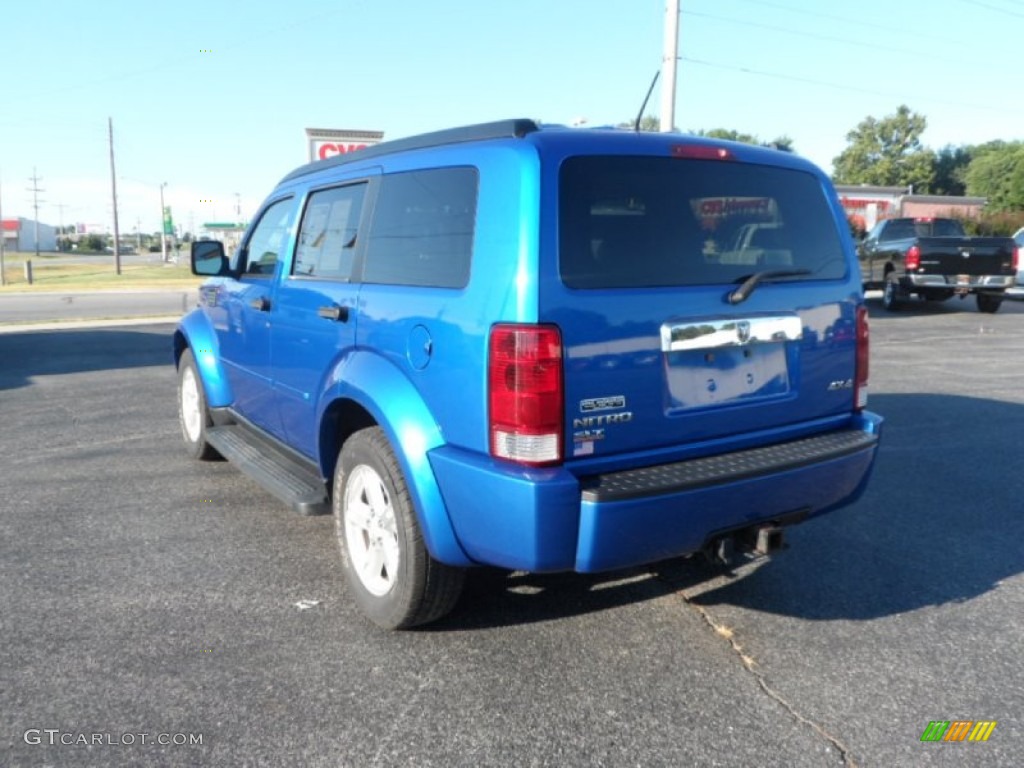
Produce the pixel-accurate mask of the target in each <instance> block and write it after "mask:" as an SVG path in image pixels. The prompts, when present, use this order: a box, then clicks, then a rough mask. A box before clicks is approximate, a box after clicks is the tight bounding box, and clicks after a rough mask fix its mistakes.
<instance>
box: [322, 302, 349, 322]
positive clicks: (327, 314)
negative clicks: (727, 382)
mask: <svg viewBox="0 0 1024 768" xmlns="http://www.w3.org/2000/svg"><path fill="white" fill-rule="evenodd" d="M316 313H317V314H318V315H319V316H320V317H322V318H323V319H324V320H334V321H336V322H339V323H347V322H348V307H339V306H338V305H337V304H331V305H330V306H327V307H320V308H319V309H317V311H316Z"/></svg>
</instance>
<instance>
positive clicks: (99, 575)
mask: <svg viewBox="0 0 1024 768" xmlns="http://www.w3.org/2000/svg"><path fill="white" fill-rule="evenodd" d="M871 306H872V375H871V399H870V407H871V409H872V410H875V411H877V412H879V413H881V414H883V415H884V416H885V417H886V419H887V423H886V427H885V434H884V438H883V443H882V448H881V453H880V456H879V461H878V464H877V467H876V470H875V476H874V478H873V480H872V483H871V485H870V487H869V489H868V491H867V493H866V495H865V496H864V497H863V498H862V499H861V500H860V501H859V502H858V503H857V504H856V505H854V506H852V507H848V508H846V509H843V510H841V511H838V512H835V513H832V514H831V515H828V516H826V517H823V518H821V519H818V520H815V521H812V522H809V523H807V524H805V525H804V526H801V527H799V528H796V529H794V530H792V531H791V532H790V533H789V534H788V541H789V543H790V545H791V546H790V549H789V550H788V551H786V552H783V553H781V554H780V555H778V556H777V557H774V558H772V559H770V560H761V561H758V562H755V563H751V564H749V565H746V566H744V567H742V568H740V569H738V570H737V571H736V572H734V573H732V574H728V573H725V574H723V573H720V572H715V571H712V570H710V569H709V568H708V567H707V566H705V565H703V564H702V563H700V562H696V561H683V562H673V563H667V564H663V565H659V566H657V567H654V568H651V569H646V570H641V571H632V572H628V573H619V574H612V575H609V576H606V577H602V578H594V577H580V576H574V575H561V576H532V575H529V574H511V575H509V574H502V573H496V572H491V571H482V572H480V573H476V574H474V578H473V579H472V580H471V583H470V586H469V589H468V591H467V594H466V595H465V597H464V598H463V600H462V602H461V603H460V605H459V607H458V608H457V609H456V611H455V612H454V613H453V614H452V615H451V616H450V617H448V618H446V619H445V620H444V621H442V622H440V623H438V624H437V625H434V626H432V627H431V628H429V629H426V630H421V631H416V632H405V633H385V632H382V631H380V630H378V629H376V628H374V627H373V626H372V625H370V624H369V623H368V622H366V621H365V620H364V619H363V618H362V617H361V616H360V615H359V614H358V612H357V611H356V609H355V608H354V607H353V606H352V605H351V604H350V603H349V601H348V599H347V597H346V594H345V587H344V585H343V581H342V574H341V570H340V567H339V565H338V562H337V560H336V557H335V544H334V540H333V527H332V521H331V519H329V518H300V517H297V516H294V515H292V514H291V513H290V512H289V511H288V510H287V509H285V508H284V507H282V505H280V504H279V503H278V502H276V501H275V500H274V499H273V498H272V497H270V496H268V495H266V494H265V493H263V492H262V491H261V490H259V488H257V487H256V486H255V485H254V484H253V483H251V482H250V481H248V480H246V479H245V478H244V477H242V476H241V475H240V474H239V473H238V472H237V471H236V470H235V469H234V468H232V467H231V466H230V465H227V464H225V463H213V464H201V463H195V462H192V461H190V460H188V459H187V458H186V457H185V455H184V453H183V451H182V449H181V446H180V437H179V435H178V426H177V421H176V416H175V402H174V387H175V377H174V372H173V369H172V368H171V364H170V342H169V336H170V333H171V331H172V326H171V325H150V326H144V327H142V326H139V327H119V328H111V329H87V330H86V329H82V330H73V331H37V332H26V333H15V334H6V335H0V361H2V363H0V425H2V427H0V456H2V458H0V526H2V528H0V531H2V535H0V594H2V596H3V608H2V610H0V638H2V640H0V765H4V766H43V765H54V766H56V765H59V766H85V765H94V766H109V765H141V764H145V765H200V764H202V765H237V766H241V765H306V766H320V765H322V766H378V765H379V766H391V765H400V766H458V765H467V766H468V765H472V766H492V765H493V766H507V765H516V766H547V765H559V766H561V765H587V766H598V765H600V766H616V767H617V766H661V765H664V766H685V765H701V766H704V765H708V766H712V765H720V766H841V765H857V766H932V765H936V766H946V765H948V766H960V765H979V766H988V765H991V766H1011V765H1018V764H1019V762H1020V760H1019V756H1020V755H1021V754H1024V722H1022V719H1021V713H1022V712H1024V670H1022V667H1021V662H1020V659H1021V655H1022V650H1024V639H1022V638H1024V573H1022V572H1024V543H1022V542H1024V504H1022V503H1021V500H1020V493H1019V489H1020V487H1021V475H1022V461H1021V450H1022V448H1021V446H1022V442H1021V439H1020V435H1021V434H1022V433H1024V387H1022V385H1021V382H1022V381H1024V304H1022V303H1011V302H1007V303H1006V304H1005V305H1004V307H1003V309H1002V310H1000V312H999V313H998V314H996V315H983V314H979V313H978V312H977V311H976V309H975V308H974V303H973V301H968V302H965V303H964V304H960V303H959V302H958V301H955V300H954V301H953V302H950V303H948V304H945V305H937V306H934V305H929V306H924V305H915V307H914V308H913V309H912V310H910V311H906V312H902V313H899V314H895V315H887V314H885V313H884V312H883V311H882V310H881V309H880V307H879V306H878V303H877V302H872V303H871ZM935 720H943V721H945V720H949V721H954V720H973V721H976V720H994V721H997V726H996V727H995V729H994V730H993V731H992V734H991V736H990V738H989V740H988V741H987V742H984V743H969V742H963V743H925V742H922V741H921V740H920V738H921V735H922V733H923V731H924V730H925V728H926V727H927V726H928V724H929V722H930V721H935ZM97 737H99V738H97ZM197 741H198V742H199V743H197Z"/></svg>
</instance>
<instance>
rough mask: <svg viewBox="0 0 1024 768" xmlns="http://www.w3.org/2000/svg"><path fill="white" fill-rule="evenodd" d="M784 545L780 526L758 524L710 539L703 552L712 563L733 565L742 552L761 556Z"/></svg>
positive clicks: (776, 550) (782, 547)
mask: <svg viewBox="0 0 1024 768" xmlns="http://www.w3.org/2000/svg"><path fill="white" fill-rule="evenodd" d="M785 546H786V542H785V539H784V536H783V533H782V528H781V527H780V526H778V525H760V526H755V527H752V528H743V529H741V530H739V531H736V532H735V533H733V534H731V535H728V536H720V537H718V538H716V539H714V540H712V541H711V542H709V544H708V545H707V546H706V547H704V554H705V556H706V557H707V558H708V560H710V561H711V562H712V563H715V564H719V565H725V566H733V565H736V564H737V562H738V560H739V559H740V553H742V552H749V553H752V554H754V555H761V556H763V555H770V554H772V553H773V552H778V551H779V550H780V549H784V548H785Z"/></svg>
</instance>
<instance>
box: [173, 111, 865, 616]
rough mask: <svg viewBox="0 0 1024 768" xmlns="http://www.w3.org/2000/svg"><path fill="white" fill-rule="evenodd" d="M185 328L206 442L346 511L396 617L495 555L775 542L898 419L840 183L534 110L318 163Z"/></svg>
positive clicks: (269, 210) (768, 161)
mask: <svg viewBox="0 0 1024 768" xmlns="http://www.w3.org/2000/svg"><path fill="white" fill-rule="evenodd" d="M192 269H193V271H194V272H195V273H196V274H199V275H205V276H207V277H208V278H209V279H208V280H207V281H206V282H205V283H204V284H203V286H202V287H201V288H200V294H199V295H200V300H199V306H198V307H197V308H196V309H195V310H194V311H192V312H191V313H189V314H187V315H186V316H185V317H184V318H182V321H181V324H180V326H179V328H178V330H177V332H176V333H175V336H174V358H175V361H176V364H177V368H178V381H179V386H178V404H179V413H180V422H181V429H182V434H183V436H184V440H185V444H186V446H187V448H188V451H189V453H190V454H191V455H192V456H194V457H196V458H200V459H210V458H216V457H218V456H219V457H224V458H227V459H228V460H230V461H231V462H233V463H235V464H236V465H237V466H238V468H239V469H241V470H242V471H243V472H245V473H247V474H249V475H251V476H252V477H253V479H255V480H256V481H258V482H259V483H261V484H262V485H263V486H264V487H265V488H266V489H268V490H269V491H270V492H272V493H273V494H275V495H276V496H278V497H279V498H280V499H282V500H283V501H285V502H286V503H288V504H289V505H291V506H292V507H293V508H294V509H295V510H297V511H299V512H300V513H304V514H320V513H325V514H330V513H333V514H334V515H335V517H336V519H337V527H336V530H337V537H338V541H339V545H340V548H341V554H342V562H343V564H344V570H345V572H346V575H347V579H348V582H349V585H350V592H351V593H352V595H353V597H354V599H355V600H356V601H357V602H358V604H359V605H360V607H361V608H362V609H363V611H365V613H366V614H367V615H368V616H369V618H370V619H372V620H373V621H374V622H376V623H377V624H379V625H380V626H383V627H387V628H402V627H410V626H414V625H417V624H423V623H426V622H429V621H432V620H434V619H437V618H439V617H440V616H442V615H444V614H445V613H447V612H448V611H449V610H451V608H452V607H453V605H454V604H455V602H456V600H457V599H458V596H459V593H460V590H461V588H462V583H463V578H464V574H465V571H466V569H467V568H469V567H471V566H474V565H481V564H485V565H493V566H499V567H503V568H509V569H522V570H528V571H536V572H544V571H578V572H585V573H589V572H597V571H606V570H612V569H618V568H624V567H628V566H635V565H640V564H645V563H652V562H655V561H658V560H663V559H667V558H673V557H679V556H684V555H690V554H693V553H697V552H700V551H704V552H708V553H710V554H712V555H713V556H716V557H720V558H723V559H725V558H727V557H729V556H730V555H731V553H733V552H734V551H743V550H746V551H756V552H761V553H767V552H769V551H772V550H773V549H775V548H777V547H778V546H779V545H780V543H781V538H782V533H781V531H782V527H783V526H786V525H790V524H793V523H797V522H799V521H802V520H804V519H807V518H808V517H811V516H814V515H818V514H820V513H822V512H825V511H828V510H831V509H834V508H836V507H838V506H840V505H842V504H846V503H849V502H851V501H853V500H854V499H856V498H857V497H858V495H859V494H860V493H861V491H862V490H863V488H864V486H865V483H866V482H867V478H868V476H869V474H870V471H871V467H872V464H873V462H874V458H875V453H876V450H877V446H878V440H879V436H880V430H881V423H882V422H881V419H880V418H879V417H878V416H876V415H874V414H872V413H870V412H868V411H867V410H865V406H866V402H867V381H868V322H867V313H866V311H865V308H864V302H863V296H862V293H861V286H860V273H859V270H858V268H857V261H856V257H855V255H854V251H853V244H852V241H851V239H850V237H849V234H848V230H847V225H846V220H845V217H844V215H843V210H842V208H841V207H840V205H839V202H838V200H837V198H836V195H835V193H834V191H833V189H832V187H831V184H830V183H829V180H828V179H827V178H826V177H825V176H824V175H823V174H822V173H821V171H820V170H818V169H817V168H816V167H814V166H813V165H811V164H810V163H808V162H806V161H804V160H801V159H800V158H798V157H796V156H794V155H792V154H787V153H783V152H777V151H772V150H767V149H763V148H759V147H753V146H746V145H740V144H732V143H727V142H721V141H714V140H708V139H701V138H694V137H689V136H684V135H681V134H640V133H634V132H630V131H618V130H574V129H566V128H560V127H544V128H542V127H540V126H538V125H536V124H535V123H533V122H532V121H529V120H509V121H501V122H496V123H487V124H483V125H476V126H469V127H464V128H455V129H451V130H446V131H440V132H437V133H432V134H425V135H422V136H415V137H411V138H408V139H402V140H398V141H392V142H387V143H384V144H380V145H377V146H375V147H370V148H367V149H364V150H360V151H357V152H353V153H351V154H346V155H341V156H338V157H335V158H331V159H329V160H325V161H321V162H316V163H311V164H309V165H306V166H303V167H301V168H299V169H297V170H295V171H294V172H292V173H290V174H288V175H287V176H286V177H285V178H284V179H283V180H282V181H281V182H280V183H279V184H278V185H277V187H276V188H275V189H274V191H273V193H272V194H271V195H270V197H268V198H267V200H266V202H265V203H264V204H263V206H262V207H261V209H260V210H259V212H258V214H257V215H256V217H255V218H254V220H253V222H252V224H251V225H250V227H249V229H248V231H247V232H246V234H245V237H244V239H243V240H242V243H241V246H240V247H239V248H238V250H237V251H236V252H235V253H234V254H233V255H231V256H230V258H229V257H228V256H227V255H226V254H225V252H224V249H223V246H222V245H221V244H220V243H219V242H213V241H204V242H197V243H193V245H192Z"/></svg>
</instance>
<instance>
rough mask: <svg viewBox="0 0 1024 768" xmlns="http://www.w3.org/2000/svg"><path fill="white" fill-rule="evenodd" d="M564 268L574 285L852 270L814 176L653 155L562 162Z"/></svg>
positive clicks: (814, 275) (698, 281)
mask: <svg viewBox="0 0 1024 768" xmlns="http://www.w3.org/2000/svg"><path fill="white" fill-rule="evenodd" d="M559 264H560V270H561V275H562V280H563V282H564V283H565V284H566V285H568V286H570V287H572V288H627V287H657V286H685V285H708V284H717V283H732V282H736V281H737V280H739V279H741V278H743V277H745V276H748V275H750V274H752V273H754V272H759V271H762V270H773V271H774V270H780V271H806V272H807V274H806V275H803V276H799V277H793V278H789V279H838V278H842V277H844V276H845V274H846V269H847V266H846V259H845V256H844V254H843V246H842V241H841V239H840V235H839V232H838V230H837V229H836V225H835V221H834V218H833V215H832V211H831V209H830V207H829V205H828V201H827V198H826V196H825V194H824V191H823V189H822V186H821V184H820V183H819V182H818V180H817V179H816V178H815V177H814V176H813V175H811V174H809V173H804V172H802V171H795V170H790V169H785V168H777V167H772V166H762V165H752V164H743V163H738V162H728V161H717V160H690V159H679V158H662V157H647V156H638V157H621V156H619V157H604V156H579V157H572V158H569V159H567V160H566V161H565V162H564V163H563V165H562V168H561V172H560V178H559Z"/></svg>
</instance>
